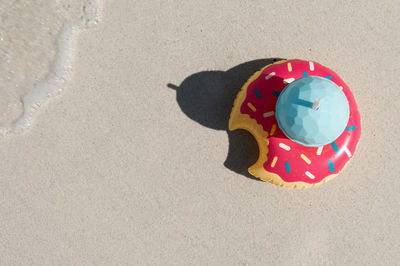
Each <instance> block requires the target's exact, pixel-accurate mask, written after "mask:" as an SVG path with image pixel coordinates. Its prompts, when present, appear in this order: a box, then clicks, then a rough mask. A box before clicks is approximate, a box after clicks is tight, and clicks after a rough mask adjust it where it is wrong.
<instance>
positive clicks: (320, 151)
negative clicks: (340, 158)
mask: <svg viewBox="0 0 400 266" xmlns="http://www.w3.org/2000/svg"><path fill="white" fill-rule="evenodd" d="M323 148H324V146H319V147H318V150H317V155H321V153H322V149H323Z"/></svg>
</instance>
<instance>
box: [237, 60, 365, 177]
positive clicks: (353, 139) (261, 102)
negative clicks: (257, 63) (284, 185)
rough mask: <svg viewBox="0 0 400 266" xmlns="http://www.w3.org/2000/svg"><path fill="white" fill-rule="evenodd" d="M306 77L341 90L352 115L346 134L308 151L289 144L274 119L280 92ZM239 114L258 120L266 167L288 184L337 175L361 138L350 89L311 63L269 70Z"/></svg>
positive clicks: (297, 62)
mask: <svg viewBox="0 0 400 266" xmlns="http://www.w3.org/2000/svg"><path fill="white" fill-rule="evenodd" d="M305 72H306V73H305ZM304 75H310V76H319V77H323V78H327V79H330V80H331V81H332V82H334V83H335V84H336V85H337V86H338V87H339V88H340V89H342V91H343V93H344V95H345V96H346V98H347V100H348V103H349V108H350V114H349V120H348V123H347V126H346V128H345V130H344V131H343V133H342V134H341V135H340V136H339V137H338V138H337V139H335V140H334V141H333V142H332V143H330V144H327V145H324V146H320V147H307V146H303V145H301V144H299V143H296V142H294V141H292V140H290V139H289V138H288V137H287V136H286V135H285V134H284V133H283V132H282V130H281V129H280V128H279V127H278V123H277V120H276V117H275V106H276V102H277V100H278V97H279V94H280V92H281V91H282V90H283V89H284V88H285V87H286V86H287V84H289V83H291V82H293V81H294V80H296V79H299V78H301V77H303V76H304ZM240 113H242V114H247V115H248V116H250V118H252V119H254V120H256V121H257V123H258V124H259V125H261V126H262V128H263V130H264V131H265V132H267V136H266V141H267V142H268V151H267V160H266V161H265V162H264V164H263V167H264V169H265V170H266V171H268V172H271V173H275V174H277V175H279V177H280V178H281V179H282V180H283V181H285V182H305V183H308V184H316V183H319V182H321V181H322V180H323V179H324V178H326V177H327V176H330V175H332V174H337V173H338V172H340V171H341V170H342V169H343V167H344V166H345V165H346V163H347V162H348V161H349V160H350V159H351V157H352V155H353V154H354V152H355V150H356V147H357V143H358V141H359V138H360V135H361V126H360V114H359V112H358V109H357V104H356V102H355V99H354V97H353V94H352V93H351V91H350V89H349V87H348V86H347V85H346V83H344V82H343V80H342V79H341V78H340V77H339V76H338V75H337V74H336V73H335V72H333V71H332V70H331V69H329V68H327V67H324V66H322V65H321V64H318V63H316V62H311V61H305V60H298V59H295V60H287V61H285V62H283V63H277V64H272V65H269V66H267V67H266V68H265V69H263V71H262V73H261V74H260V75H259V76H258V77H257V78H256V79H255V80H253V81H252V82H251V83H250V84H249V85H248V87H247V91H246V97H245V99H244V101H243V103H242V104H241V106H240Z"/></svg>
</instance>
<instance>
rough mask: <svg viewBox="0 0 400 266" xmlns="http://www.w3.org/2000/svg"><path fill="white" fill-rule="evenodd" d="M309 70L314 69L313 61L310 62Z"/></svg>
mask: <svg viewBox="0 0 400 266" xmlns="http://www.w3.org/2000/svg"><path fill="white" fill-rule="evenodd" d="M310 70H311V71H314V63H313V62H310Z"/></svg>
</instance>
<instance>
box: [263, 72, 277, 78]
mask: <svg viewBox="0 0 400 266" xmlns="http://www.w3.org/2000/svg"><path fill="white" fill-rule="evenodd" d="M273 76H275V72H271V73H269V74H268V75H267V76H265V79H270V78H272V77H273Z"/></svg>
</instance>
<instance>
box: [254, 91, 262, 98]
mask: <svg viewBox="0 0 400 266" xmlns="http://www.w3.org/2000/svg"><path fill="white" fill-rule="evenodd" d="M254 93H255V94H256V95H257V97H258V99H261V97H262V96H261V93H260V91H259V90H258V89H254Z"/></svg>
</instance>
